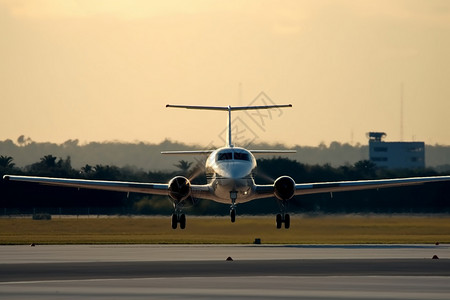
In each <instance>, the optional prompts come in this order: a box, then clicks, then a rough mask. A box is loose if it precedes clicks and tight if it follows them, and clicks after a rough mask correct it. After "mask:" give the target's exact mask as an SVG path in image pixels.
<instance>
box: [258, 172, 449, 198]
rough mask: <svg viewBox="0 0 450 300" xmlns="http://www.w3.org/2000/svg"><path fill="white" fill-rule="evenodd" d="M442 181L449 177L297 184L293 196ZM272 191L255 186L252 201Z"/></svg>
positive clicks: (271, 187) (272, 191) (269, 194)
mask: <svg viewBox="0 0 450 300" xmlns="http://www.w3.org/2000/svg"><path fill="white" fill-rule="evenodd" d="M444 181H450V176H430V177H410V178H395V179H376V180H355V181H334V182H314V183H298V184H296V185H295V191H294V196H296V195H297V196H298V195H308V194H319V193H333V192H346V191H358V190H369V189H380V188H390V187H400V186H410V185H420V184H425V183H431V182H444ZM274 191H275V189H274V186H273V184H265V185H256V189H255V195H254V198H253V199H259V198H267V197H273V196H274Z"/></svg>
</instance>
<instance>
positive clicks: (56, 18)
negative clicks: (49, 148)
mask: <svg viewBox="0 0 450 300" xmlns="http://www.w3.org/2000/svg"><path fill="white" fill-rule="evenodd" d="M449 20H450V2H448V1H445V0H430V1H419V0H417V1H416V0H409V1H407V0H394V1H387V0H381V1H376V2H373V1H352V0H340V1H331V0H330V1H328V0H324V1H307V0H304V1H301V0H300V1H294V0H293V1H289V0H282V1H273V0H249V1H204V0H193V1H189V2H187V1H181V0H172V1H164V2H161V1H144V0H134V1H125V0H118V1H103V0H99V1H89V0H66V1H54V0H39V1H38V0H24V1H14V0H0V24H1V25H0V33H1V35H2V39H1V40H0V66H1V67H0V99H1V100H0V101H1V104H2V108H3V111H4V114H3V116H2V118H1V121H0V128H1V130H0V140H6V139H11V140H13V141H16V140H17V138H18V137H19V136H21V135H25V137H30V138H31V139H32V140H34V141H36V142H51V143H58V144H60V143H63V142H65V141H67V140H69V139H78V140H79V141H80V143H82V144H85V143H90V142H103V141H116V140H117V141H121V142H124V143H133V142H135V141H137V142H145V143H153V144H158V143H160V142H162V141H163V140H165V139H170V140H172V141H179V142H181V143H186V144H189V145H192V144H197V145H201V146H208V145H211V144H214V145H216V146H221V145H223V144H224V129H225V125H226V119H227V116H226V113H223V112H205V111H188V110H181V109H168V108H165V105H166V104H190V105H221V106H227V105H232V106H233V105H248V104H258V105H261V104H270V103H277V104H287V103H291V104H293V108H290V109H283V110H275V111H264V112H263V111H261V112H252V113H246V112H236V113H234V114H233V120H234V137H235V144H236V145H241V146H242V145H245V144H248V142H252V141H254V142H256V143H258V142H261V143H270V144H275V143H283V144H286V145H287V146H294V145H302V146H318V145H319V144H321V143H324V144H325V145H329V144H330V143H331V142H333V141H337V142H340V143H350V144H352V145H355V144H357V143H359V144H361V145H366V144H367V138H366V136H365V134H366V132H369V131H382V132H386V133H387V138H386V141H399V140H404V141H412V140H415V141H424V142H425V143H426V144H428V145H435V144H442V145H450V132H449V130H448V128H449V122H448V113H449V111H450V84H448V79H449V78H450V55H449V53H450V22H449ZM261 92H263V93H261ZM401 99H403V108H401V102H402V101H401ZM402 110H403V114H402V116H403V117H402V116H401V111H402ZM402 118H403V122H401V120H402ZM401 124H402V125H401Z"/></svg>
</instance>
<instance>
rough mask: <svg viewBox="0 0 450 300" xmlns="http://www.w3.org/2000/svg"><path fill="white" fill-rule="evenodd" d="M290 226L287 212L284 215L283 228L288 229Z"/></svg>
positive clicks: (289, 217)
mask: <svg viewBox="0 0 450 300" xmlns="http://www.w3.org/2000/svg"><path fill="white" fill-rule="evenodd" d="M289 227H291V216H289V214H285V215H284V228H286V229H289Z"/></svg>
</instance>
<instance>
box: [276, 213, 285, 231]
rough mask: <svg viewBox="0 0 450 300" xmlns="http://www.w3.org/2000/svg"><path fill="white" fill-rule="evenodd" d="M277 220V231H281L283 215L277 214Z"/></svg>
mask: <svg viewBox="0 0 450 300" xmlns="http://www.w3.org/2000/svg"><path fill="white" fill-rule="evenodd" d="M276 220H277V229H280V228H281V224H282V223H283V220H282V218H281V214H277V218H276Z"/></svg>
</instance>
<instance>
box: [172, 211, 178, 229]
mask: <svg viewBox="0 0 450 300" xmlns="http://www.w3.org/2000/svg"><path fill="white" fill-rule="evenodd" d="M177 225H178V217H177V215H176V214H173V215H172V229H177Z"/></svg>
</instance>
